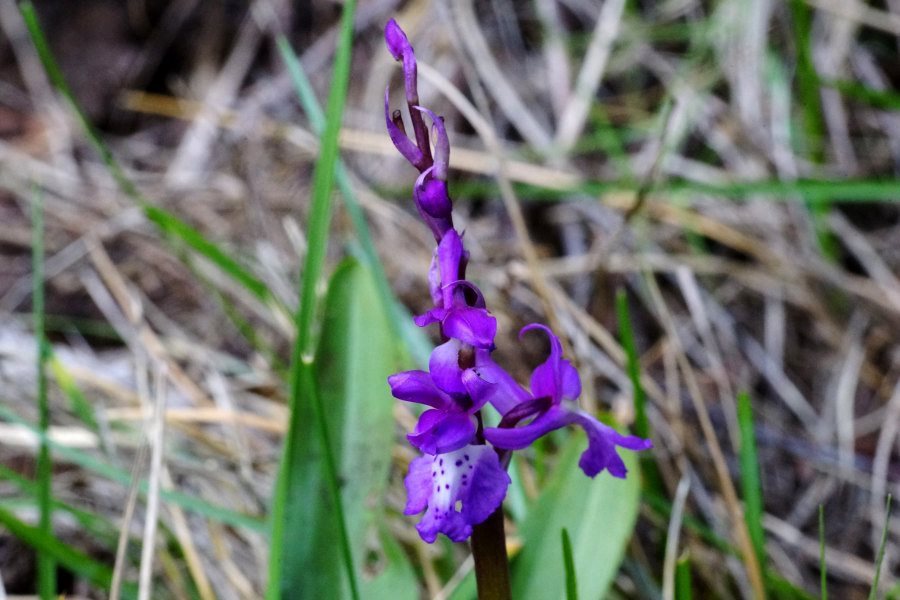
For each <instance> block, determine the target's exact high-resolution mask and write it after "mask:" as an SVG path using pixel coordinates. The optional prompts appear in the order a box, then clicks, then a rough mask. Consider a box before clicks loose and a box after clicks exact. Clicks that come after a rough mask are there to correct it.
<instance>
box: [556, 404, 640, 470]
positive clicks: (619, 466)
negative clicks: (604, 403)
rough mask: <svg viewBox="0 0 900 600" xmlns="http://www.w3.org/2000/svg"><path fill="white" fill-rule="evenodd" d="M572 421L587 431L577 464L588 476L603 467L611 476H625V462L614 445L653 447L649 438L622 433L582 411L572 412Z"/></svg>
mask: <svg viewBox="0 0 900 600" xmlns="http://www.w3.org/2000/svg"><path fill="white" fill-rule="evenodd" d="M573 421H575V422H577V423H578V424H579V425H581V427H583V428H584V431H585V433H587V437H588V447H587V450H585V451H584V453H582V455H581V458H580V459H579V461H578V466H579V467H581V470H582V471H584V474H585V475H587V476H588V477H595V476H596V475H597V474H598V473H600V472H601V471H603V470H604V469H605V470H607V471H609V474H610V475H612V476H613V477H619V478H624V477H625V475H626V474H627V473H628V469H626V468H625V463H624V462H623V461H622V458H621V457H620V456H619V455H618V453H617V452H616V446H621V447H623V448H627V449H629V450H647V449H648V448H652V447H653V442H652V441H651V440H645V439H643V438H639V437H637V436H633V435H628V436H625V435H622V434H620V433H619V432H618V431H616V430H615V429H613V428H612V427H610V426H608V425H604V424H603V423H601V422H600V421H598V420H597V419H595V418H594V417H592V416H591V415H589V414H587V413H585V412H582V411H578V412H577V413H573Z"/></svg>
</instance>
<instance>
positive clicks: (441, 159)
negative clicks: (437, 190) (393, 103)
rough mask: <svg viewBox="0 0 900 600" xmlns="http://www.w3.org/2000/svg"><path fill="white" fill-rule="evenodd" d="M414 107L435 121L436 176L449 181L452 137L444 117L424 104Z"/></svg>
mask: <svg viewBox="0 0 900 600" xmlns="http://www.w3.org/2000/svg"><path fill="white" fill-rule="evenodd" d="M413 108H415V109H416V110H419V111H421V112H424V113H426V114H427V115H428V116H429V117H431V121H432V123H434V177H435V179H439V180H441V181H447V171H448V169H449V168H450V138H449V137H447V129H446V128H445V127H444V118H443V117H439V116H437V115H436V114H434V113H433V112H431V111H430V110H428V109H427V108H424V107H422V106H415V107H413Z"/></svg>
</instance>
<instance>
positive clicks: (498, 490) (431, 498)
mask: <svg viewBox="0 0 900 600" xmlns="http://www.w3.org/2000/svg"><path fill="white" fill-rule="evenodd" d="M405 483H406V492H407V501H406V509H405V510H404V511H403V513H404V514H406V515H415V514H419V513H420V512H422V511H423V510H425V515H424V516H423V517H422V520H421V521H419V523H418V525H416V529H417V530H418V531H419V535H421V536H422V539H423V540H425V541H426V542H428V543H432V542H434V540H435V539H437V534H438V533H443V534H444V535H446V536H447V537H449V538H450V539H451V540H453V541H454V542H462V541H465V540H466V539H467V538H468V537H469V536H470V535H472V527H473V526H474V525H477V524H479V523H481V522H482V521H484V520H485V519H487V518H488V517H489V516H490V515H491V513H493V512H494V511H495V510H497V507H499V506H500V504H501V503H502V502H503V498H504V497H505V496H506V490H507V488H508V487H509V483H510V479H509V475H508V474H507V473H506V470H505V469H504V468H503V467H502V466H501V464H500V459H499V458H498V456H497V453H496V452H495V451H494V449H493V448H491V447H490V446H484V445H469V446H463V447H462V448H459V449H458V450H455V451H453V452H448V453H445V454H440V455H437V456H428V455H426V456H421V457H419V458H416V459H414V460H413V461H412V462H411V463H410V465H409V473H408V474H407V476H406V479H405ZM426 507H427V510H426Z"/></svg>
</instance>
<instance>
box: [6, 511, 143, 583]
mask: <svg viewBox="0 0 900 600" xmlns="http://www.w3.org/2000/svg"><path fill="white" fill-rule="evenodd" d="M0 525H3V527H4V528H6V529H7V530H8V531H9V533H10V534H12V535H14V536H15V537H17V538H18V539H20V540H22V541H23V542H25V543H26V544H28V545H29V546H31V547H33V548H34V549H35V550H37V551H38V552H39V553H41V554H46V555H47V556H50V557H51V558H52V559H53V560H54V561H55V562H57V563H59V564H60V565H61V566H63V567H65V568H66V569H68V570H70V571H72V572H73V573H76V574H77V575H79V576H80V577H83V578H85V579H87V580H88V581H90V582H91V583H92V584H94V585H96V586H98V587H102V588H104V589H109V584H110V582H111V581H112V569H110V568H109V567H107V566H106V565H104V564H103V563H101V562H98V561H95V560H94V559H92V558H90V557H89V556H87V555H85V554H82V553H81V552H79V551H78V550H75V549H74V548H72V547H71V546H69V545H68V544H65V543H63V542H61V541H59V540H58V539H56V538H55V537H53V536H48V535H46V534H44V532H42V531H41V529H40V528H39V527H32V526H31V525H28V524H27V523H24V522H23V521H21V520H19V519H18V518H17V517H16V516H15V515H14V514H13V513H11V512H9V511H8V510H6V509H5V508H0ZM122 592H123V596H124V597H126V598H135V597H136V595H137V594H136V589H135V587H134V585H129V586H124V587H123V589H122Z"/></svg>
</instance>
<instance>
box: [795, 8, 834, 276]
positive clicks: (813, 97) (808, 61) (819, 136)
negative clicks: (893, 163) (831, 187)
mask: <svg viewBox="0 0 900 600" xmlns="http://www.w3.org/2000/svg"><path fill="white" fill-rule="evenodd" d="M789 4H790V9H791V21H792V23H793V28H794V43H795V44H796V52H797V85H798V88H799V96H800V102H799V106H800V107H802V111H803V115H802V117H803V127H804V129H805V133H806V146H807V150H808V152H809V157H810V159H811V160H812V162H813V163H815V164H821V163H822V162H823V160H824V158H825V152H824V149H823V144H822V142H823V140H824V131H825V126H824V124H823V122H822V102H821V98H820V96H819V85H820V83H819V75H818V72H817V71H816V66H815V63H814V61H813V48H812V15H813V12H812V10H811V9H810V7H809V6H807V5H806V3H805V2H803V0H791V2H790V3H789ZM830 210H831V202H830V201H829V202H827V203H823V204H815V205H813V206H810V213H811V214H812V218H813V224H814V226H815V229H816V236H817V239H818V242H819V248H820V250H821V251H822V254H823V255H824V256H825V257H826V258H828V259H829V260H832V261H833V260H835V259H836V258H837V253H838V247H837V241H836V240H835V239H834V236H832V235H831V232H830V231H829V230H828V228H827V226H826V224H825V216H826V215H827V214H828V212H829V211H830Z"/></svg>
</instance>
